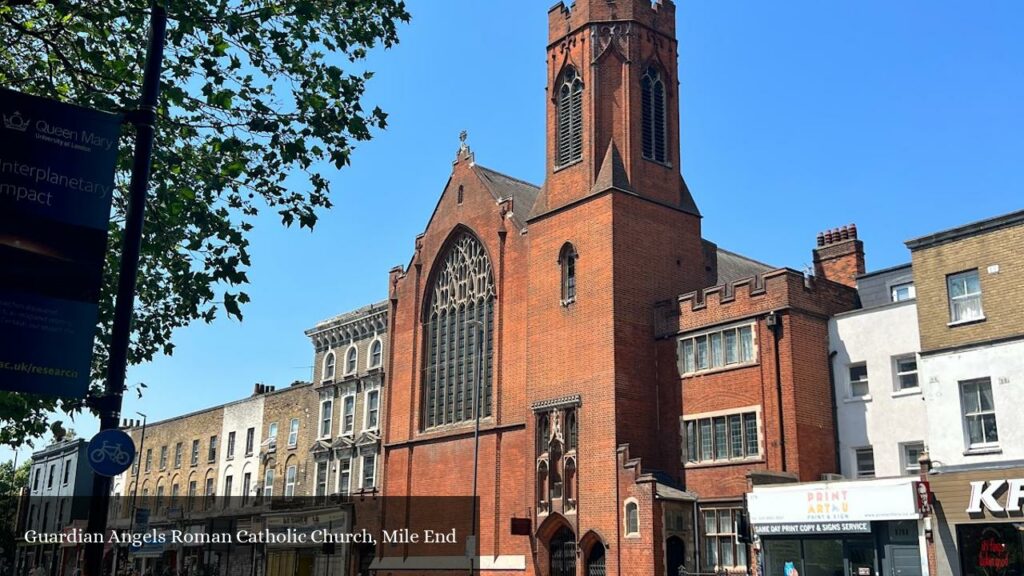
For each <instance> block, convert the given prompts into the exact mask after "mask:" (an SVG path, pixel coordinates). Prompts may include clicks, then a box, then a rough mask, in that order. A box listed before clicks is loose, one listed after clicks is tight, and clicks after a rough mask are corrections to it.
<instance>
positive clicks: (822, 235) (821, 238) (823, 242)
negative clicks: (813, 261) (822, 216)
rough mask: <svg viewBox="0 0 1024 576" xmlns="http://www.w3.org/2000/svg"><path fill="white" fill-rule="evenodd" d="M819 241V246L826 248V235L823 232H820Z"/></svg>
mask: <svg viewBox="0 0 1024 576" xmlns="http://www.w3.org/2000/svg"><path fill="white" fill-rule="evenodd" d="M817 241H818V246H824V245H825V234H824V233H822V232H818V238H817Z"/></svg>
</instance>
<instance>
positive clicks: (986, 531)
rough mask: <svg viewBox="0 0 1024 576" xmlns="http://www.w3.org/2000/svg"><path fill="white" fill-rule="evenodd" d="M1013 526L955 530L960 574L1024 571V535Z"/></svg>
mask: <svg viewBox="0 0 1024 576" xmlns="http://www.w3.org/2000/svg"><path fill="white" fill-rule="evenodd" d="M1017 526H1018V525H1017V524H1015V523H1011V522H1006V523H987V524H960V525H958V526H957V527H956V537H957V549H958V550H959V551H960V574H962V575H963V576H990V575H1007V576H1009V575H1011V574H1020V573H1021V572H1022V571H1024V556H1022V555H1024V532H1021V531H1020V530H1019V529H1018V528H1017Z"/></svg>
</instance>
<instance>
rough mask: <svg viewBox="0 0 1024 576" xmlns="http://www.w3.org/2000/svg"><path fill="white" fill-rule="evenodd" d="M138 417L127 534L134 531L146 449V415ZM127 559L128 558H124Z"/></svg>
mask: <svg viewBox="0 0 1024 576" xmlns="http://www.w3.org/2000/svg"><path fill="white" fill-rule="evenodd" d="M136 414H138V415H139V416H142V436H141V438H139V449H138V450H136V451H135V487H134V488H132V506H131V509H132V515H131V519H130V520H129V521H128V534H132V533H133V532H134V531H135V499H136V497H137V496H138V495H139V473H140V472H142V451H143V450H144V449H145V447H146V415H145V414H143V413H142V412H136ZM130 552H131V545H129V553H130ZM125 558H126V559H129V557H128V556H125Z"/></svg>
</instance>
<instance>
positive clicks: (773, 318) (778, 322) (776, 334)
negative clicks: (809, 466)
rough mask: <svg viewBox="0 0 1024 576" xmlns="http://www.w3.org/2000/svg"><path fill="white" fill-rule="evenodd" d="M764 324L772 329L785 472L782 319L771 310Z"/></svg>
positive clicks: (780, 448) (784, 469)
mask: <svg viewBox="0 0 1024 576" xmlns="http://www.w3.org/2000/svg"><path fill="white" fill-rule="evenodd" d="M765 325H766V326H768V328H769V329H770V330H771V331H772V340H773V342H774V346H772V348H773V350H774V353H775V354H774V355H775V395H776V401H777V402H778V407H779V455H780V457H781V459H782V471H783V472H786V420H785V413H784V412H785V411H784V410H783V407H782V372H781V369H780V368H779V357H780V354H779V340H781V339H782V319H781V318H779V315H778V314H777V313H776V312H775V311H774V310H772V311H771V312H769V313H768V316H766V317H765Z"/></svg>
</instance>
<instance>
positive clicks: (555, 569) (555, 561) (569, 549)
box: [548, 526, 576, 576]
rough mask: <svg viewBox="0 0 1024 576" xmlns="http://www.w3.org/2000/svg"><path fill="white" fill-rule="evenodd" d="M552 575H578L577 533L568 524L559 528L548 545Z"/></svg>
mask: <svg viewBox="0 0 1024 576" xmlns="http://www.w3.org/2000/svg"><path fill="white" fill-rule="evenodd" d="M548 550H549V552H550V554H551V558H550V560H551V562H550V564H549V566H550V567H551V576H576V535H575V534H573V533H572V530H570V529H569V528H568V527H567V526H563V527H561V528H559V530H558V532H555V535H554V536H552V537H551V544H550V545H549V546H548Z"/></svg>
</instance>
